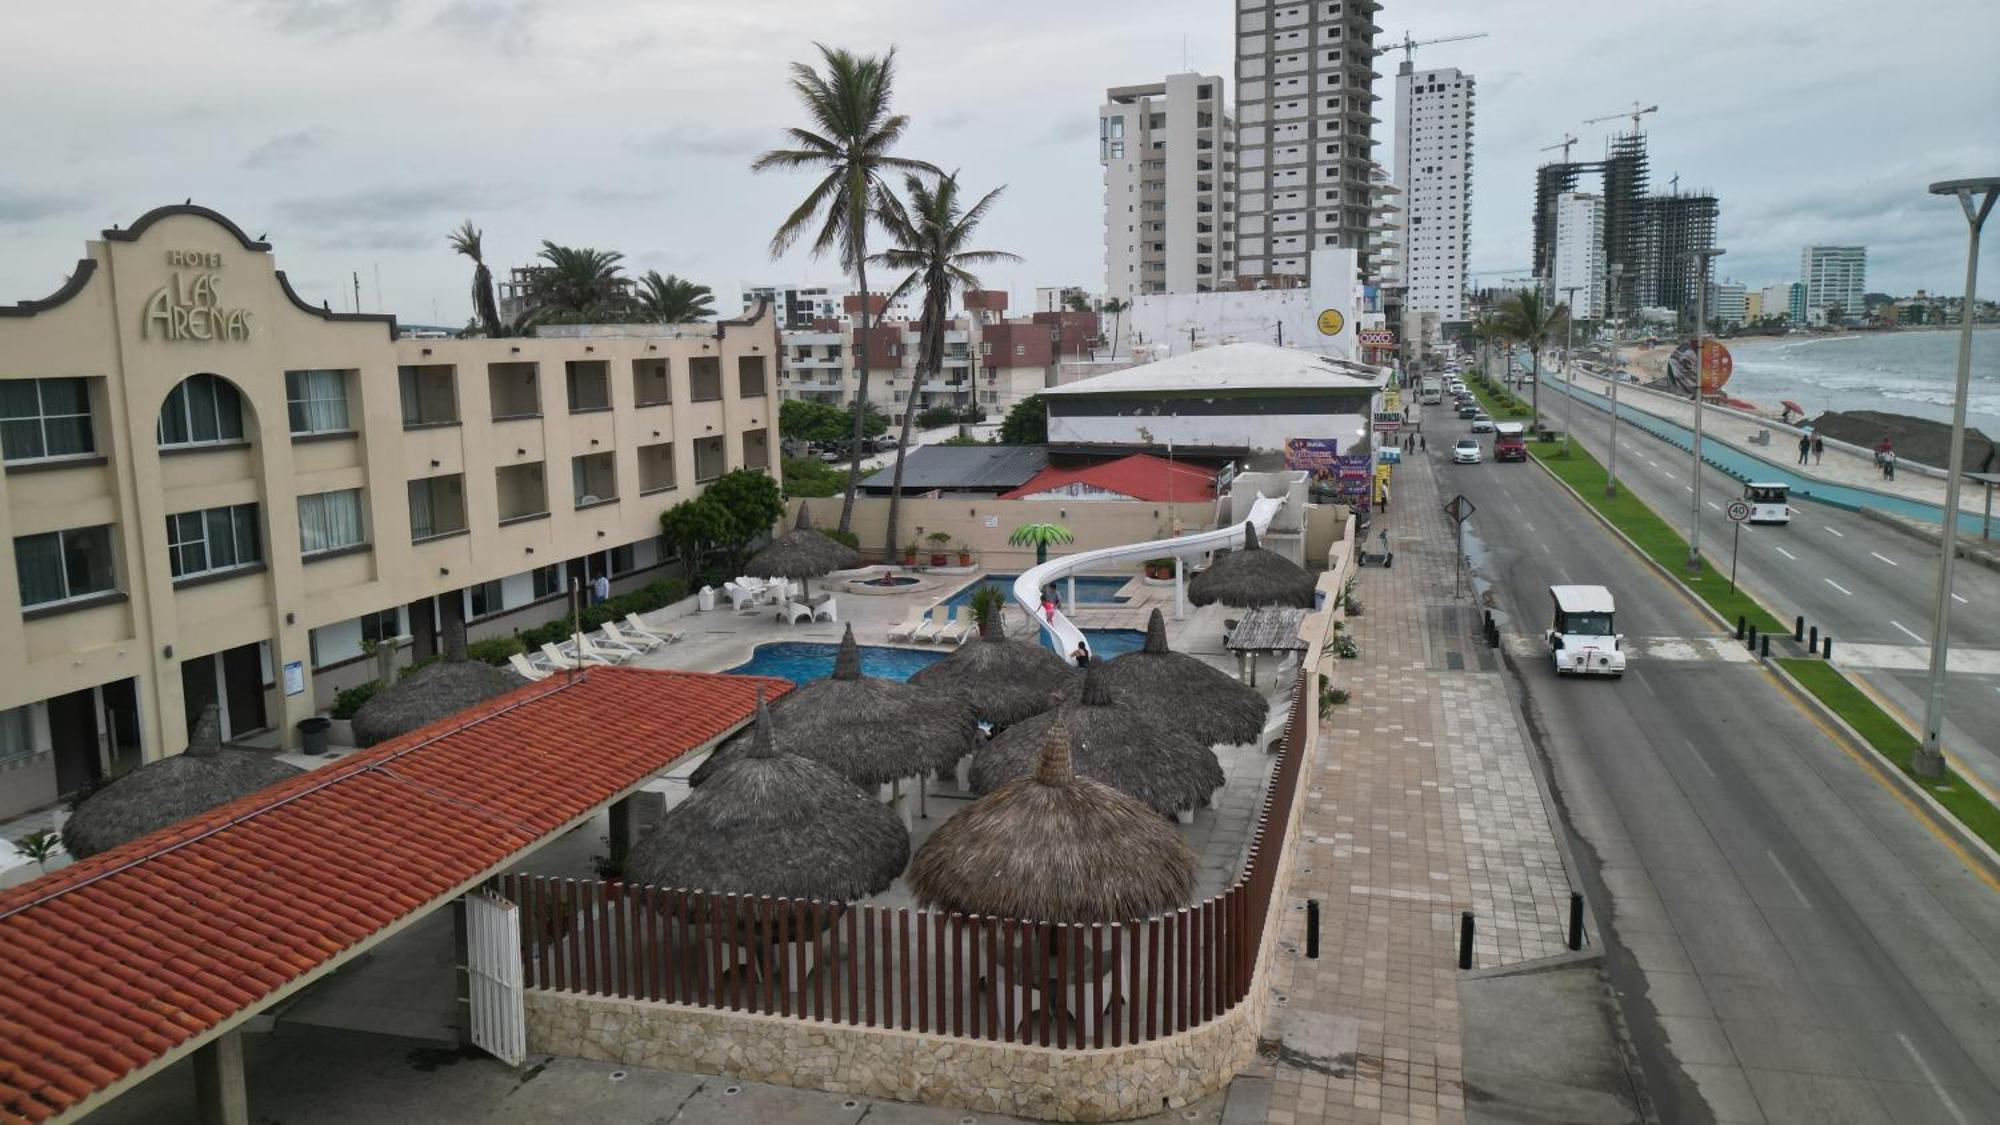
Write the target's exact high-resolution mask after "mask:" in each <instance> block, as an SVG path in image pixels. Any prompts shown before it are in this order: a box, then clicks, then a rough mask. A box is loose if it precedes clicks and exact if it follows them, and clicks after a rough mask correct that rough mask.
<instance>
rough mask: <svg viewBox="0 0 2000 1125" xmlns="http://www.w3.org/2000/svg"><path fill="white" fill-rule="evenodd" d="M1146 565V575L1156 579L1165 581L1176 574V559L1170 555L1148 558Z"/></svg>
mask: <svg viewBox="0 0 2000 1125" xmlns="http://www.w3.org/2000/svg"><path fill="white" fill-rule="evenodd" d="M1145 567H1146V577H1148V578H1151V579H1153V580H1155V581H1164V580H1166V579H1169V578H1172V577H1173V576H1174V560H1173V559H1172V558H1170V557H1169V558H1158V559H1147V560H1146V562H1145Z"/></svg>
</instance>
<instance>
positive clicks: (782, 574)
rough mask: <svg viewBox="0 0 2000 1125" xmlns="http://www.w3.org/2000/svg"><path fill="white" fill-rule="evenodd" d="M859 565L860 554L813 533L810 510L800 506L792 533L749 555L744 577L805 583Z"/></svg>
mask: <svg viewBox="0 0 2000 1125" xmlns="http://www.w3.org/2000/svg"><path fill="white" fill-rule="evenodd" d="M860 565H861V553H860V552H859V551H856V550H855V549H854V548H852V547H850V546H848V545H847V544H845V543H841V542H838V541H836V540H832V539H828V538H827V537H826V536H825V535H822V534H821V533H820V532H819V531H817V530H815V529H814V527H813V522H812V509H811V508H808V507H806V506H805V505H804V504H800V505H799V518H798V521H797V522H796V523H794V524H793V525H792V530H790V531H788V532H786V533H785V534H783V535H781V536H779V537H778V538H777V539H775V540H773V541H772V542H771V545H770V546H768V547H765V548H764V549H763V550H761V551H759V552H757V553H756V554H755V555H752V556H751V557H750V561H749V562H748V563H746V564H744V567H743V573H745V574H747V575H749V576H750V577H752V578H796V579H798V580H799V581H800V582H801V583H804V582H805V581H806V580H807V579H811V578H818V577H819V576H821V575H823V574H831V573H833V572H834V571H836V570H848V569H851V568H853V567H857V566H860Z"/></svg>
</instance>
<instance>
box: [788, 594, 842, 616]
mask: <svg viewBox="0 0 2000 1125" xmlns="http://www.w3.org/2000/svg"><path fill="white" fill-rule="evenodd" d="M793 604H794V605H797V604H800V603H797V602H794V603H793ZM812 619H813V620H814V621H838V620H840V606H839V605H838V604H837V603H836V602H835V601H834V600H833V597H832V595H828V596H827V598H826V600H825V601H822V602H820V603H819V604H818V605H815V606H813V607H812Z"/></svg>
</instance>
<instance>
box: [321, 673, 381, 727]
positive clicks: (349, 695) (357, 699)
mask: <svg viewBox="0 0 2000 1125" xmlns="http://www.w3.org/2000/svg"><path fill="white" fill-rule="evenodd" d="M381 690H382V681H380V680H369V681H368V682H367V683H365V684H357V685H355V686H354V687H351V688H348V689H346V690H345V691H340V692H335V693H334V696H333V717H334V718H336V719H351V718H353V717H354V713H355V712H356V711H359V710H361V705H362V704H363V703H366V702H368V701H369V700H370V699H373V698H375V693H376V692H378V691H381Z"/></svg>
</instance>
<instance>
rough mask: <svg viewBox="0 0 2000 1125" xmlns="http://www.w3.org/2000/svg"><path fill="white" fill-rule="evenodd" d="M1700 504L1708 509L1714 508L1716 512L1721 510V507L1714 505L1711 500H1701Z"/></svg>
mask: <svg viewBox="0 0 2000 1125" xmlns="http://www.w3.org/2000/svg"><path fill="white" fill-rule="evenodd" d="M1702 503H1704V504H1707V505H1708V506H1709V507H1711V508H1714V509H1715V510H1716V511H1718V512H1719V511H1721V510H1722V505H1720V504H1718V503H1716V502H1715V501H1713V500H1703V501H1702Z"/></svg>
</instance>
